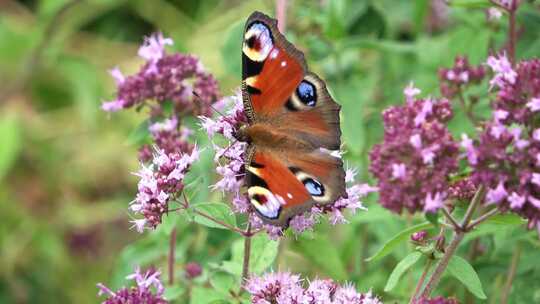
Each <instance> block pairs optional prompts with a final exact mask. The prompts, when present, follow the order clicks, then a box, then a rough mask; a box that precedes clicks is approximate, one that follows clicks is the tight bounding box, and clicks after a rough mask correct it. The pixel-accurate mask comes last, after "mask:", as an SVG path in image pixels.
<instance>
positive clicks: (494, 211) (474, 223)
mask: <svg viewBox="0 0 540 304" xmlns="http://www.w3.org/2000/svg"><path fill="white" fill-rule="evenodd" d="M498 213H499V208H494V209H491V210H489V211H488V212H486V213H485V214H483V215H481V216H479V217H478V218H477V219H475V220H473V221H471V223H470V224H469V225H468V226H467V230H472V229H474V227H476V226H478V225H479V224H480V223H482V222H484V221H485V220H487V219H489V218H490V217H492V216H494V215H496V214H498Z"/></svg>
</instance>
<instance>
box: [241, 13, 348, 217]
mask: <svg viewBox="0 0 540 304" xmlns="http://www.w3.org/2000/svg"><path fill="white" fill-rule="evenodd" d="M276 25H277V22H276V20H274V19H272V18H270V17H268V16H266V15H264V14H262V13H259V12H254V13H253V14H252V15H251V16H250V17H249V18H248V21H247V22H246V27H245V30H244V40H243V43H242V65H243V69H242V79H243V80H242V96H243V101H244V110H245V113H246V115H247V118H248V124H247V126H244V127H243V128H241V129H240V130H239V131H238V133H237V134H236V137H237V138H238V139H239V140H241V141H244V142H247V143H248V144H249V146H248V149H247V159H246V184H247V188H248V189H247V190H248V191H247V192H248V196H249V200H250V203H251V204H252V206H253V207H254V209H255V210H256V211H257V213H258V214H259V215H260V217H261V219H262V220H263V221H265V222H267V223H270V224H274V225H278V226H287V225H288V223H289V221H290V219H291V218H292V217H294V215H296V214H299V213H302V212H304V211H307V210H309V209H311V208H312V207H313V206H314V205H324V204H330V203H333V202H334V201H336V200H337V199H338V198H339V197H346V195H347V194H346V192H345V180H344V176H345V173H344V170H343V162H342V160H341V158H340V157H339V155H338V154H337V153H333V152H335V151H339V148H340V144H341V142H340V136H341V131H340V128H339V111H340V106H339V105H338V104H337V103H336V102H335V101H334V100H333V99H332V97H331V96H330V94H329V93H328V90H327V89H326V85H325V83H324V81H323V80H321V79H320V78H319V77H318V76H317V75H316V74H314V73H312V72H310V71H308V68H307V65H306V62H305V60H304V55H303V54H302V53H301V52H300V51H298V50H297V49H296V48H295V47H294V46H293V45H292V44H291V43H289V42H288V41H287V40H286V39H285V37H284V36H283V35H282V34H281V33H280V32H279V31H278V29H277V26H276Z"/></svg>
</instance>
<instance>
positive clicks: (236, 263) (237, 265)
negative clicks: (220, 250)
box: [219, 233, 278, 276]
mask: <svg viewBox="0 0 540 304" xmlns="http://www.w3.org/2000/svg"><path fill="white" fill-rule="evenodd" d="M277 252H278V242H276V241H272V240H270V239H269V238H268V236H267V235H266V234H262V233H260V234H257V235H255V236H253V237H252V239H251V255H250V260H249V272H250V273H255V274H261V273H262V272H264V271H265V270H266V269H268V268H269V267H270V266H271V265H272V263H273V262H274V260H275V258H276V256H277ZM243 260H244V239H239V240H237V241H236V242H234V244H233V245H232V258H231V260H230V261H224V262H223V263H222V265H221V267H219V268H220V269H221V270H224V271H226V272H228V273H231V274H233V275H236V276H240V275H241V274H242V266H243Z"/></svg>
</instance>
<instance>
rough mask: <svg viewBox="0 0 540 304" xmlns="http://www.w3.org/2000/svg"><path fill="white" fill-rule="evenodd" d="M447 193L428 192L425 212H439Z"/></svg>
mask: <svg viewBox="0 0 540 304" xmlns="http://www.w3.org/2000/svg"><path fill="white" fill-rule="evenodd" d="M445 197H446V195H444V194H442V193H439V192H437V193H435V195H433V196H432V195H431V193H428V194H427V196H426V202H425V205H424V212H431V213H434V212H437V210H439V209H440V208H442V207H443V206H444V199H445Z"/></svg>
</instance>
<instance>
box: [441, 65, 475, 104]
mask: <svg viewBox="0 0 540 304" xmlns="http://www.w3.org/2000/svg"><path fill="white" fill-rule="evenodd" d="M484 76H485V70H484V67H483V66H471V65H470V64H469V60H468V59H467V57H465V56H458V57H456V59H455V62H454V66H453V67H451V68H441V69H439V80H440V90H441V94H442V95H443V96H444V97H446V98H453V97H454V96H456V94H458V93H459V91H460V89H461V87H462V86H466V85H469V84H472V83H474V84H477V83H480V82H481V81H482V79H484Z"/></svg>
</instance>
